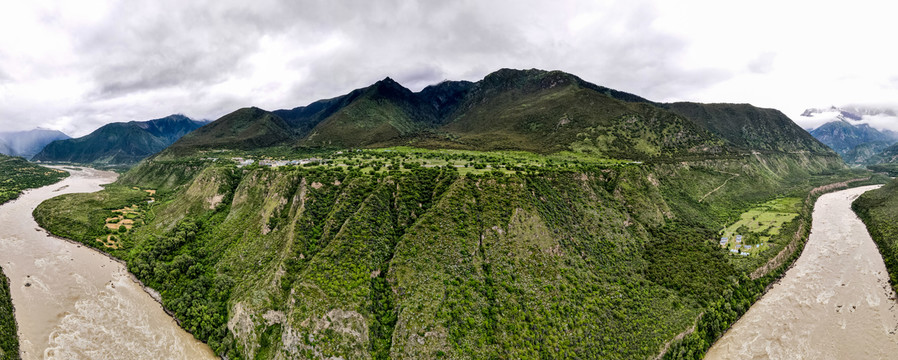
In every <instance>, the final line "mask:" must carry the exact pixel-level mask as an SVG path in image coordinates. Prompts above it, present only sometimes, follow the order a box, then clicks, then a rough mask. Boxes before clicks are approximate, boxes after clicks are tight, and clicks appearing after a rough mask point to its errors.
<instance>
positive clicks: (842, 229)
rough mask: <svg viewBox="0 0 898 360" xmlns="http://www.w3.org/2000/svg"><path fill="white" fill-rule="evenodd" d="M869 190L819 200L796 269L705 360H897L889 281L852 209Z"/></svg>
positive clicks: (897, 312)
mask: <svg viewBox="0 0 898 360" xmlns="http://www.w3.org/2000/svg"><path fill="white" fill-rule="evenodd" d="M876 187H877V186H865V187H860V188H855V189H848V190H843V191H838V192H834V193H830V194H826V195H823V196H821V197H820V198H819V199H818V200H817V204H816V206H815V207H814V215H813V224H812V226H811V235H810V238H809V239H808V243H807V246H806V247H805V249H804V252H803V253H802V254H801V257H799V259H798V260H797V261H796V262H795V265H794V266H793V267H792V268H791V269H789V271H788V272H786V275H785V276H784V277H783V278H782V280H781V281H780V282H779V283H777V284H775V285H773V287H771V289H770V290H769V291H768V292H767V293H766V294H765V295H764V297H762V298H761V299H760V300H759V301H758V302H757V303H755V305H753V306H752V307H751V309H749V310H748V312H746V313H745V315H744V316H743V317H742V318H741V319H740V320H739V321H738V322H736V324H735V325H734V326H733V328H732V329H730V330H729V331H728V332H727V333H726V334H725V335H724V336H723V337H722V338H721V339H720V340H718V341H717V343H715V344H714V346H713V347H711V350H710V351H709V352H708V354H707V358H708V359H894V358H896V357H898V335H896V332H898V308H896V305H898V303H896V301H895V299H894V297H895V294H894V292H893V291H892V289H891V287H890V286H889V275H888V273H887V272H886V268H885V264H884V263H883V261H882V257H881V256H880V255H879V251H878V250H877V249H876V245H875V244H874V243H873V240H872V239H871V238H870V235H869V234H868V233H867V229H866V228H865V227H864V224H863V223H862V222H861V221H860V219H858V218H857V216H856V215H855V214H854V212H853V211H851V202H852V201H854V199H856V198H857V197H858V196H859V195H860V194H862V193H864V192H865V191H868V190H872V189H875V188H876Z"/></svg>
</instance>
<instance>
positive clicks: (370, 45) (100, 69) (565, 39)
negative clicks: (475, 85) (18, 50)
mask: <svg viewBox="0 0 898 360" xmlns="http://www.w3.org/2000/svg"><path fill="white" fill-rule="evenodd" d="M100 13H101V14H102V16H99V18H98V19H92V20H90V21H73V20H72V19H69V18H67V17H66V16H67V14H66V13H64V12H48V13H46V14H41V16H40V19H41V21H43V22H44V23H45V25H44V26H45V27H46V28H47V29H55V31H57V32H59V33H61V34H65V35H66V37H67V39H69V43H68V44H67V45H68V48H70V52H71V54H70V56H71V59H65V61H63V59H44V57H40V56H37V57H35V58H36V59H38V60H41V61H39V62H37V63H36V65H31V66H33V67H35V70H34V73H41V74H47V73H52V74H59V75H60V77H61V78H66V76H69V77H74V78H75V80H70V83H76V84H77V86H74V85H71V84H69V85H70V86H73V87H72V88H71V89H70V90H71V91H70V92H66V93H62V94H57V95H56V96H58V97H59V98H60V100H59V101H47V102H37V101H35V102H34V103H33V104H31V105H21V106H19V107H17V108H15V109H9V108H7V109H0V116H4V119H7V120H6V121H10V122H9V124H28V126H38V125H44V126H53V127H58V128H63V130H66V131H68V132H70V133H74V134H76V135H78V134H83V133H86V132H88V131H90V130H93V129H94V128H96V127H98V126H100V125H102V124H103V123H106V122H111V121H128V120H145V119H150V118H156V117H162V116H165V115H167V114H170V113H184V114H186V115H188V116H191V117H196V118H217V117H219V116H221V115H223V114H226V113H228V112H230V111H233V110H235V109H237V108H239V107H243V106H260V107H263V108H267V109H277V108H292V107H295V106H302V105H306V104H308V103H310V102H312V101H315V100H318V99H321V98H329V97H334V96H338V95H341V94H344V93H346V92H348V91H350V90H352V89H355V88H359V87H364V86H367V85H370V84H371V83H373V82H375V81H377V80H379V79H382V78H384V77H386V76H390V77H392V78H394V79H396V80H397V81H399V82H400V83H402V84H403V85H405V86H407V87H409V88H411V89H413V90H420V89H421V88H423V87H425V86H426V85H429V84H433V83H437V82H439V81H442V80H445V79H452V80H474V81H476V80H479V79H480V78H482V77H483V76H484V75H486V74H488V73H489V72H492V71H495V70H497V69H499V68H503V67H511V68H542V69H547V70H556V69H557V70H563V71H568V72H571V73H574V74H576V75H578V76H580V77H582V78H584V79H585V80H587V81H591V82H595V83H597V84H599V85H604V86H608V87H612V88H617V89H620V90H623V91H629V92H633V93H636V94H638V95H641V96H645V97H648V98H650V99H653V100H665V99H670V98H676V97H678V96H679V94H684V93H690V92H693V91H695V90H696V89H702V88H706V87H708V86H711V85H713V84H716V83H719V82H721V81H725V80H727V79H730V78H731V77H732V76H734V73H733V70H732V69H728V68H724V67H721V68H715V67H699V68H692V67H690V66H688V64H685V65H684V64H682V63H681V62H680V61H679V60H678V59H679V58H680V57H681V55H682V54H683V52H684V51H686V50H687V49H688V48H689V45H690V43H689V40H688V39H685V38H682V37H680V36H679V35H673V34H671V33H669V32H667V31H664V30H661V29H660V28H659V27H657V26H656V24H655V22H656V21H657V20H658V18H659V14H658V13H657V10H656V6H655V5H654V4H652V3H650V2H645V1H622V2H610V3H609V2H591V1H573V2H543V1H536V0H526V1H511V0H505V1H479V0H461V1H456V2H445V1H426V0H419V1H403V0H388V1H343V2H338V1H287V0H284V1H278V0H259V1H254V2H251V3H250V2H245V1H232V0H220V1H216V0H197V1H189V2H186V1H180V0H159V1H152V2H136V1H122V2H116V3H114V4H113V5H112V6H111V7H110V8H108V9H105V11H103V12H100ZM76 20H77V19H76ZM0 44H2V42H0ZM13 51H14V50H13ZM765 56H766V55H764V56H761V57H759V58H758V59H756V60H754V61H753V62H751V63H750V64H749V68H750V69H751V70H752V71H758V72H764V71H765V70H767V69H768V68H769V67H770V66H771V65H770V64H771V63H772V59H773V56H772V55H770V56H767V57H765ZM4 59H5V58H2V57H0V69H3V68H6V67H5V66H4V62H5V61H6V60H4ZM743 64H744V63H743ZM72 74H75V75H72ZM18 77H19V76H16V78H18ZM6 79H12V78H11V77H8V76H7V77H6ZM42 79H43V78H40V79H37V80H42ZM37 80H35V81H37ZM4 81H5V82H10V81H13V80H4V76H3V73H2V70H0V82H4ZM22 81H25V82H27V81H29V79H24V80H22ZM13 82H14V81H13ZM20 85H21V84H20ZM11 86H16V84H15V83H14V84H13V85H11ZM0 95H2V90H0ZM50 100H53V99H50ZM0 105H5V106H9V105H10V104H6V103H4V102H3V100H2V99H0Z"/></svg>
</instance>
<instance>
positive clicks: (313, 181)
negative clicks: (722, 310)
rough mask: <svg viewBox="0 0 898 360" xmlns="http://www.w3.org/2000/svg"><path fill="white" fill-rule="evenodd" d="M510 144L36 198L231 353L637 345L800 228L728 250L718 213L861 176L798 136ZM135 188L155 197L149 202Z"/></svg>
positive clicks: (705, 301)
mask: <svg viewBox="0 0 898 360" xmlns="http://www.w3.org/2000/svg"><path fill="white" fill-rule="evenodd" d="M515 156H516V155H513V154H507V153H477V152H459V153H452V152H449V153H445V152H439V151H427V150H415V149H400V148H393V149H386V150H385V151H384V150H369V151H364V152H358V153H354V154H352V155H347V154H346V153H343V154H340V155H337V154H336V153H332V154H331V157H332V158H333V159H337V158H340V159H341V160H340V164H337V163H336V161H334V163H332V164H325V165H315V166H299V167H294V166H289V165H288V166H282V167H277V168H269V167H267V166H258V165H256V164H253V165H250V166H246V167H242V168H238V167H236V166H235V165H234V163H233V162H230V161H222V160H216V161H212V160H199V159H196V160H190V161H187V160H185V161H183V162H180V163H179V162H171V161H162V160H159V161H160V163H159V164H156V163H154V161H150V162H148V163H145V164H142V165H141V166H139V167H137V168H135V169H133V170H132V171H131V172H129V173H128V174H126V175H125V176H124V177H123V178H122V180H120V182H119V185H117V186H113V187H110V188H109V189H108V190H105V191H103V192H100V193H96V194H81V195H79V194H73V195H66V196H62V197H59V198H55V199H52V200H49V201H47V202H45V203H44V204H42V205H41V206H40V207H38V209H37V210H36V211H35V218H36V219H37V220H38V221H39V223H40V224H41V225H42V226H44V227H45V228H47V229H49V230H51V231H52V232H53V233H55V234H58V235H61V236H67V237H71V238H74V239H76V240H79V241H82V242H84V243H85V244H87V245H89V246H94V247H98V248H100V249H101V250H104V251H108V252H110V253H111V254H113V255H114V256H117V257H120V258H122V259H124V260H126V261H127V262H128V264H129V269H130V270H131V271H132V272H133V273H134V274H136V275H137V276H138V278H140V279H141V280H143V281H144V282H145V283H147V284H148V285H150V286H152V287H153V288H155V289H157V290H159V291H160V293H161V294H162V297H163V303H164V304H165V306H166V308H168V309H171V310H172V311H173V312H174V313H175V315H176V317H178V318H179V319H180V320H181V322H182V325H184V327H185V328H186V329H187V330H188V331H191V332H192V333H194V334H195V335H196V336H197V337H198V338H200V339H202V340H204V341H207V342H208V343H209V344H210V345H211V346H212V347H213V349H215V350H216V351H217V352H218V353H220V354H227V356H228V357H229V358H254V357H261V358H274V357H277V356H284V357H292V358H328V357H331V356H341V357H345V358H388V357H391V358H440V357H449V358H484V357H507V358H527V357H559V358H563V357H585V358H595V357H598V358H644V357H649V356H652V355H653V354H657V353H658V352H659V351H660V349H661V347H662V345H664V344H665V343H666V342H667V341H668V340H670V339H671V338H673V337H674V335H676V334H678V333H680V332H682V331H684V330H685V329H687V328H689V327H691V326H692V325H693V324H694V323H695V321H696V319H697V318H698V317H699V314H701V313H703V312H704V313H706V312H708V311H709V308H715V309H716V307H718V306H722V305H721V304H730V305H727V306H731V307H732V308H733V309H734V310H733V311H734V312H733V313H732V314H736V315H738V314H741V312H742V311H744V310H746V309H747V307H748V304H750V303H751V301H753V299H754V298H755V297H756V296H757V295H758V294H759V291H760V289H762V288H763V283H762V282H763V281H767V282H769V281H770V278H765V279H761V280H751V279H748V278H746V277H745V276H746V275H745V274H747V273H748V272H750V271H751V270H753V269H754V268H757V267H758V266H760V265H763V264H765V263H766V262H767V261H768V260H769V259H771V258H773V257H774V256H775V255H776V254H778V253H779V251H780V249H781V248H783V247H784V246H785V245H786V244H787V243H788V242H789V241H790V240H791V239H792V236H793V233H794V232H795V231H798V222H797V221H798V220H796V222H792V223H789V224H787V225H786V230H787V231H784V232H783V233H782V235H781V236H780V237H779V238H777V239H776V240H773V241H772V243H773V244H776V245H777V246H776V247H771V249H770V250H769V251H766V252H764V253H760V254H759V255H758V256H752V257H748V258H735V257H733V256H732V255H730V253H729V252H727V251H725V250H724V249H721V248H720V247H718V246H716V245H715V244H716V237H717V234H718V229H719V228H720V227H722V226H723V225H724V224H726V223H727V222H728V221H731V220H729V219H732V218H735V217H737V216H738V214H739V213H740V212H741V211H742V210H744V209H745V208H747V207H749V206H750V205H752V204H755V203H758V202H763V201H766V200H768V199H770V198H771V197H775V196H778V195H789V194H794V196H804V194H805V193H806V192H807V191H808V190H809V189H810V188H811V187H813V186H816V185H819V184H823V183H828V182H831V181H835V180H837V179H844V178H846V177H849V176H854V175H853V174H849V173H844V172H842V170H840V168H841V165H840V164H841V163H840V162H838V161H837V159H836V161H834V160H833V159H832V158H828V157H809V156H807V155H804V156H801V155H798V157H796V155H781V156H768V157H764V158H758V157H755V156H746V157H744V158H741V159H738V160H713V161H704V162H697V163H691V164H689V165H685V164H663V163H659V164H654V165H650V164H642V165H640V164H636V163H629V164H628V163H627V162H623V163H613V162H608V163H597V162H589V161H587V160H576V159H574V160H571V159H564V158H552V157H539V156H535V157H531V158H528V159H531V160H524V158H517V157H515ZM438 161H442V162H443V163H445V164H446V165H443V166H434V167H431V166H432V165H433V164H436V163H437V162H438ZM461 162H465V163H466V165H467V166H465V165H459V164H461ZM422 163H424V164H425V165H423V166H422ZM450 164H455V165H450ZM310 165H313V164H310ZM458 166H461V167H458ZM736 174H738V175H736ZM722 184H725V186H724V187H722V188H721V187H720V186H721V185H722ZM133 187H139V188H140V189H141V190H135V189H132V188H133ZM144 189H155V190H157V191H158V192H157V193H156V200H157V201H156V202H154V203H153V204H146V202H145V201H144V200H146V198H147V193H146V192H144V191H143V190H144ZM715 189H717V190H715ZM141 204H143V205H141ZM130 205H137V207H138V208H139V209H140V210H139V215H137V216H136V219H138V220H136V221H137V222H138V223H143V224H144V225H138V226H136V227H135V228H134V229H133V230H131V231H124V232H123V231H121V230H119V231H116V232H114V236H115V239H116V241H115V243H114V244H111V243H109V242H107V241H98V239H103V238H105V237H106V236H107V234H109V230H107V229H105V228H104V226H103V225H104V224H103V221H104V220H103V219H105V218H106V217H108V213H110V211H111V210H112V209H118V208H121V207H124V206H130ZM759 281H760V282H759ZM728 294H729V295H728ZM597 319H599V321H597ZM733 320H735V317H732V316H731V317H728V318H725V321H726V322H725V323H723V324H724V326H725V325H726V324H728V323H729V322H731V321H733ZM721 321H723V320H721ZM715 326H719V325H715ZM723 328H725V327H723ZM723 328H718V329H717V331H718V332H717V333H710V334H709V335H707V336H711V337H712V340H713V337H716V336H717V335H719V331H722V329H723ZM572 331H573V332H572ZM599 339H600V340H599ZM706 345H710V343H707V344H706ZM703 346H705V343H686V344H685V345H676V346H675V348H674V349H676V351H677V352H676V354H684V356H685V355H688V354H700V353H701V352H703V351H704V347H703ZM680 349H684V350H680Z"/></svg>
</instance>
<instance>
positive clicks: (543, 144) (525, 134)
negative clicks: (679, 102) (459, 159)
mask: <svg viewBox="0 0 898 360" xmlns="http://www.w3.org/2000/svg"><path fill="white" fill-rule="evenodd" d="M608 91H610V90H608ZM626 95H629V94H626ZM440 130H441V131H445V132H446V133H449V134H451V135H452V136H453V138H454V139H455V142H457V143H459V144H462V145H464V146H465V147H468V148H472V149H478V150H526V151H532V152H538V153H551V152H557V151H565V150H573V151H577V152H581V153H590V154H595V155H599V156H607V157H618V158H630V159H644V158H653V157H670V156H672V155H673V154H681V153H682V154H685V153H694V152H705V151H707V150H708V149H710V148H715V149H716V148H717V145H719V141H718V139H716V138H715V137H714V136H713V135H712V134H709V133H708V132H706V131H704V130H703V129H700V128H697V127H696V126H694V125H693V124H692V123H690V122H689V121H686V120H685V119H683V118H681V117H678V116H676V115H675V114H672V113H670V112H668V111H666V110H664V109H661V108H659V107H657V106H654V105H651V104H650V103H649V102H647V101H646V100H644V99H641V98H638V97H636V96H633V95H629V96H625V95H624V93H620V92H613V93H606V91H601V88H599V87H597V86H595V85H591V84H586V83H585V82H584V81H582V80H580V79H579V78H577V77H575V76H573V75H570V74H566V73H563V72H559V71H554V72H545V71H540V70H527V71H518V70H508V69H504V70H500V71H497V72H495V73H492V74H490V75H488V76H487V77H486V78H484V79H483V80H482V81H480V82H478V83H477V84H476V85H475V87H474V88H473V89H472V90H471V92H470V94H469V95H468V96H467V97H466V99H465V100H464V101H463V102H462V103H461V104H460V106H459V109H458V110H456V112H455V113H454V114H453V115H450V120H449V121H448V123H447V124H446V125H444V126H443V127H441V128H440Z"/></svg>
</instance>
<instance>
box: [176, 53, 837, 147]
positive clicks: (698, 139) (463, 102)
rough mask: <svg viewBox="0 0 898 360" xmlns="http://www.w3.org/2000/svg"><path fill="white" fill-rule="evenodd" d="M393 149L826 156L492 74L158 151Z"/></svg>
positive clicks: (795, 136) (189, 139)
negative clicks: (775, 153) (765, 153)
mask: <svg viewBox="0 0 898 360" xmlns="http://www.w3.org/2000/svg"><path fill="white" fill-rule="evenodd" d="M391 145H410V146H417V147H424V148H450V149H469V150H487V151H488V150H523V151H530V152H535V153H544V154H545V153H553V152H559V151H574V152H578V153H586V154H593V155H597V156H605V157H612V158H627V159H664V158H666V159H671V158H674V157H679V156H705V155H713V154H717V155H721V154H729V153H739V152H746V151H810V152H814V153H826V152H829V151H830V150H829V149H827V148H826V146H824V145H823V144H821V143H820V142H818V141H817V140H815V139H814V138H813V137H811V136H809V135H808V134H807V133H806V132H805V131H803V130H802V129H801V128H800V127H798V126H797V125H795V124H794V123H793V122H792V121H791V120H790V119H789V118H788V117H786V116H785V115H784V114H782V113H781V112H779V111H777V110H773V109H761V108H757V107H754V106H751V105H747V104H698V103H673V104H660V103H655V102H652V101H649V100H646V99H644V98H642V97H639V96H636V95H633V94H628V93H625V92H621V91H617V90H613V89H609V88H605V87H602V86H598V85H595V84H591V83H588V82H586V81H584V80H582V79H580V78H578V77H576V76H574V75H571V74H567V73H564V72H560V71H542V70H534V69H531V70H511V69H502V70H499V71H496V72H494V73H492V74H489V75H487V76H486V77H485V78H484V79H483V80H480V81H477V82H467V81H444V82H442V83H439V84H436V85H432V86H428V87H426V88H424V89H423V90H421V91H419V92H412V91H410V90H408V89H406V88H405V87H403V86H402V85H400V84H398V83H396V82H395V81H393V80H392V79H390V78H386V79H384V80H381V81H378V82H377V83H375V84H373V85H371V86H369V87H366V88H361V89H357V90H354V91H352V92H350V93H348V94H346V95H343V96H340V97H336V98H332V99H326V100H320V101H317V102H314V103H312V104H309V105H307V106H302V107H297V108H293V109H287V110H275V111H265V110H262V109H259V108H244V109H240V110H237V111H235V112H233V113H230V114H228V115H226V116H224V117H222V118H220V119H218V120H216V121H214V122H212V123H210V124H209V125H207V126H204V127H203V128H200V129H199V130H197V131H195V132H193V133H190V134H188V135H186V136H184V137H183V138H182V139H180V140H178V141H177V142H175V143H174V144H173V145H172V146H171V147H169V148H168V149H166V151H165V153H166V154H169V155H172V156H175V155H179V154H191V153H194V152H196V151H198V150H209V149H236V150H246V149H252V148H259V147H271V146H285V147H292V148H347V147H348V148H354V147H380V146H391Z"/></svg>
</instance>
